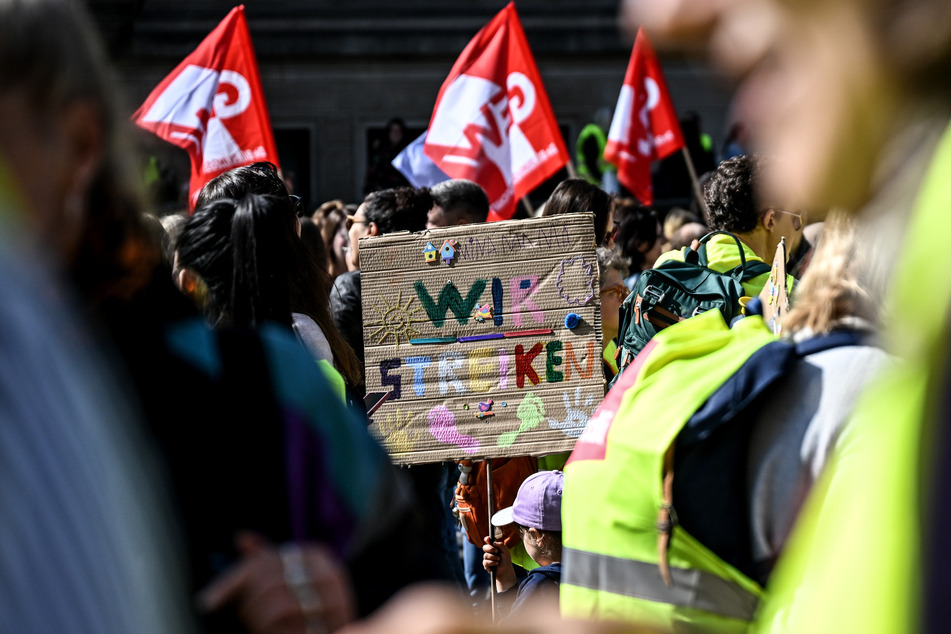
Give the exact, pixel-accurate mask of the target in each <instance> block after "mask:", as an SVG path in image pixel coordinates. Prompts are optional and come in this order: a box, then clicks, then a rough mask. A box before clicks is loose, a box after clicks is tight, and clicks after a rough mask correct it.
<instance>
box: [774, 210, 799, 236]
mask: <svg viewBox="0 0 951 634" xmlns="http://www.w3.org/2000/svg"><path fill="white" fill-rule="evenodd" d="M774 211H778V212H779V213H781V214H786V215H787V216H792V217H793V221H792V226H793V229H795V230H796V231H799V230H800V229H802V212H801V211H795V212H794V211H783V210H782V209H775V210H774Z"/></svg>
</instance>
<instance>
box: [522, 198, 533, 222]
mask: <svg viewBox="0 0 951 634" xmlns="http://www.w3.org/2000/svg"><path fill="white" fill-rule="evenodd" d="M522 204H523V205H525V210H526V211H528V217H529V218H534V217H535V208H534V207H532V203H531V201H529V200H528V196H524V197H523V198H522Z"/></svg>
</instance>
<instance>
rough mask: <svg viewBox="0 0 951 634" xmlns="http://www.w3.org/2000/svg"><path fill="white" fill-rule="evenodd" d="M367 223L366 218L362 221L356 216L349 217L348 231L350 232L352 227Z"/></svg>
mask: <svg viewBox="0 0 951 634" xmlns="http://www.w3.org/2000/svg"><path fill="white" fill-rule="evenodd" d="M366 223H367V221H366V218H364V219H362V220H361V219H360V218H357V217H356V216H347V231H350V227H352V226H353V225H365V224H366Z"/></svg>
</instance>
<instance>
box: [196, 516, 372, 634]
mask: <svg viewBox="0 0 951 634" xmlns="http://www.w3.org/2000/svg"><path fill="white" fill-rule="evenodd" d="M236 545H237V548H238V550H239V552H240V553H241V555H242V557H241V559H240V560H239V562H238V563H237V564H235V565H234V566H233V567H232V568H231V569H230V570H228V571H226V572H225V573H223V574H222V575H220V576H219V577H218V578H217V579H215V580H214V581H213V582H212V583H211V584H210V585H208V586H207V587H206V588H204V589H203V590H202V591H201V593H200V594H199V596H198V603H199V606H200V608H201V609H203V610H205V611H207V612H215V611H217V610H220V609H222V608H223V607H225V606H228V605H231V606H234V608H235V610H236V612H237V614H238V616H239V617H240V619H241V620H242V622H243V623H244V625H245V627H247V628H248V631H249V632H252V633H254V634H316V633H317V632H333V631H336V630H338V629H340V628H341V627H343V626H344V625H346V624H348V623H350V622H351V621H352V620H353V619H354V616H355V609H354V599H353V593H352V590H351V588H350V581H349V578H348V576H347V574H346V570H345V569H344V567H343V565H342V564H341V563H340V562H339V561H337V559H336V558H335V557H334V555H333V554H332V553H331V552H330V551H329V550H328V549H326V548H324V547H323V546H320V545H317V544H306V545H302V546H301V547H300V555H301V557H300V560H301V562H302V564H303V566H302V570H303V571H306V577H309V580H310V584H309V586H308V587H307V588H302V589H298V591H295V589H294V588H292V587H291V585H289V584H288V581H287V579H288V577H286V573H287V571H286V570H285V566H284V562H283V561H282V559H281V553H280V550H279V549H278V547H276V546H275V545H273V544H270V543H268V542H267V541H266V540H265V539H263V538H262V537H261V536H259V535H257V534H254V533H242V534H241V535H239V536H238V538H237V539H236ZM298 572H301V571H298ZM302 590H303V591H306V595H305V594H304V593H303V592H302ZM299 593H300V596H299ZM304 598H306V599H307V601H304V600H303V599H304ZM305 603H306V604H307V605H304V604H305ZM305 609H306V613H305Z"/></svg>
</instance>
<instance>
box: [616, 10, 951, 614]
mask: <svg viewBox="0 0 951 634" xmlns="http://www.w3.org/2000/svg"><path fill="white" fill-rule="evenodd" d="M623 15H624V16H625V23H626V26H627V28H628V29H629V31H631V32H633V31H634V29H635V28H636V27H637V26H638V25H640V26H644V27H645V28H647V29H648V30H649V31H652V36H653V37H654V41H655V43H659V42H660V43H659V44H658V46H663V45H670V44H673V43H682V42H690V43H691V45H692V46H694V47H695V46H696V44H697V42H698V41H699V42H701V43H704V44H706V45H709V47H710V52H711V55H712V58H713V60H714V61H715V63H716V64H717V65H718V66H719V68H720V69H721V70H723V71H724V72H726V73H727V74H730V75H731V76H733V77H736V78H741V79H740V81H739V86H738V88H739V90H738V93H737V105H738V108H739V113H740V116H742V118H743V120H744V121H746V122H747V123H748V124H749V126H750V131H751V138H752V139H753V142H754V143H755V144H756V145H757V146H758V150H757V151H767V152H769V153H770V154H771V155H774V156H776V157H777V159H778V160H780V161H782V162H783V170H782V174H781V175H780V174H777V175H776V176H781V177H779V178H774V179H771V180H770V182H769V183H768V186H769V187H770V188H772V189H773V190H774V191H775V192H781V193H784V194H788V195H790V196H794V197H796V198H798V200H799V206H800V207H802V208H819V209H829V208H834V207H842V208H845V209H849V210H852V211H853V212H854V213H856V214H858V217H859V222H860V226H861V227H862V231H863V241H864V243H865V248H866V249H869V250H871V251H873V252H875V253H876V254H877V259H879V260H880V261H883V262H886V263H887V264H888V271H887V275H883V276H880V277H878V278H875V277H873V278H872V279H871V280H870V282H869V284H868V287H869V288H875V290H876V292H878V293H880V294H881V295H882V297H883V298H884V299H886V300H887V301H888V303H889V304H890V305H891V306H893V307H894V310H893V311H892V312H891V315H893V317H892V318H891V319H889V320H887V321H886V322H885V325H884V330H885V341H886V345H887V347H888V349H889V350H890V351H891V352H893V353H894V354H895V355H897V356H898V357H899V359H900V362H899V369H898V370H896V371H895V372H892V373H888V376H887V377H884V378H883V379H882V380H881V381H879V382H876V383H875V384H874V385H873V386H871V387H870V388H869V389H868V390H867V391H866V393H865V395H864V397H863V399H862V402H861V403H860V405H859V410H858V412H857V414H856V416H855V418H854V419H853V420H852V422H851V434H850V436H849V438H848V439H846V440H847V441H846V442H843V444H842V446H841V447H840V448H839V450H838V451H837V452H836V455H834V456H833V459H832V463H831V464H830V465H829V468H828V470H827V476H826V477H825V478H823V479H822V480H820V482H819V483H818V484H817V487H816V488H815V489H814V490H813V493H812V495H811V496H810V499H809V500H807V502H806V505H805V507H804V509H803V514H802V516H801V519H800V521H799V523H798V525H797V527H796V528H795V529H794V531H793V534H792V536H791V538H790V543H789V548H788V549H787V551H786V553H785V554H784V556H783V557H782V558H781V559H780V561H779V562H778V564H777V569H776V572H775V573H774V576H773V579H772V581H771V585H770V587H769V588H768V590H769V592H770V597H769V598H768V599H767V601H766V602H765V604H764V605H763V606H762V608H761V614H760V617H759V619H758V624H757V628H756V629H757V630H759V631H790V632H804V631H809V632H841V631H863V632H897V631H946V630H947V629H948V616H947V611H946V609H945V602H946V597H947V594H948V580H947V570H948V569H949V567H951V549H949V548H948V546H947V543H946V540H945V539H944V537H945V535H946V534H947V532H948V529H949V528H951V512H949V509H951V488H949V483H951V474H948V473H947V470H948V469H949V468H951V460H949V457H951V433H949V431H951V430H949V428H948V424H947V420H948V418H949V413H951V412H949V411H948V400H947V397H946V394H947V393H948V368H947V359H948V354H947V352H948V334H949V333H948V323H949V319H948V318H949V303H951V280H949V279H948V275H947V273H946V271H947V267H946V266H943V265H940V264H939V265H936V264H935V261H934V258H935V257H940V256H939V255H938V254H942V253H944V251H945V249H946V242H947V236H948V235H949V230H951V221H949V218H948V215H947V209H948V208H949V207H951V186H949V181H948V179H947V174H948V173H949V171H951V136H949V134H948V128H949V126H948V124H949V119H951V117H949V111H951V97H949V93H948V92H947V89H946V80H947V77H948V74H949V71H951V7H949V6H948V4H947V3H946V2H939V1H937V0H924V1H922V2H916V3H906V2H901V1H899V0H880V1H874V2H873V1H871V0H841V1H839V2H834V3H825V2H809V1H802V2H787V1H779V0H749V1H746V0H721V1H718V2H706V1H699V0H676V1H671V2H665V3H658V2H647V1H644V0H626V2H625V3H624V12H623ZM815 95H823V98H822V99H821V100H816V99H815V98H814V97H815ZM870 273H876V272H875V271H872V272H870Z"/></svg>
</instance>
